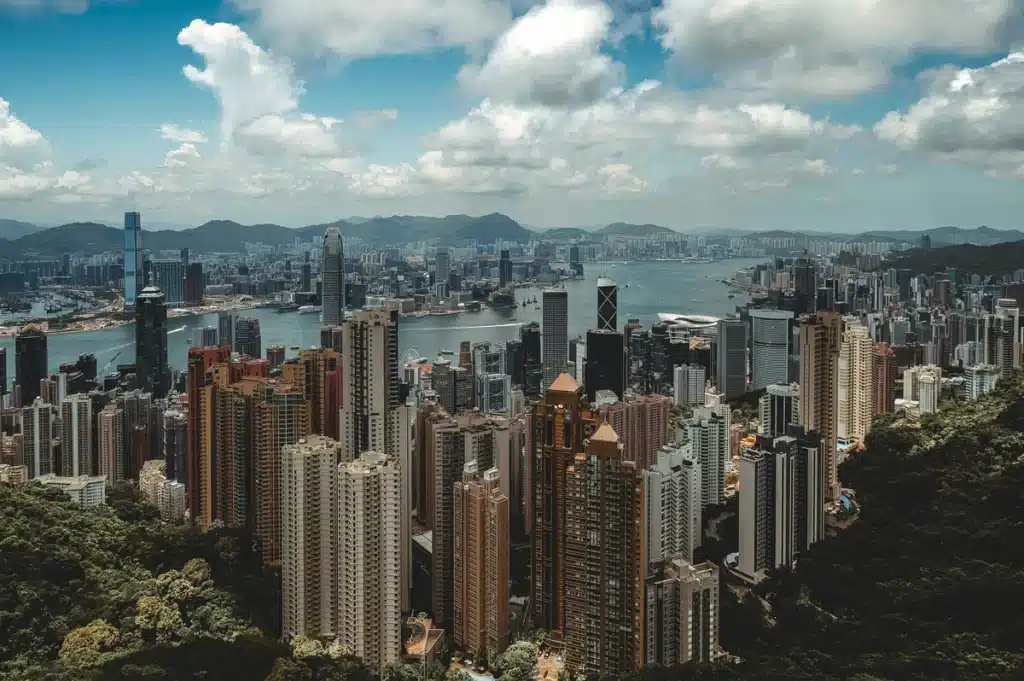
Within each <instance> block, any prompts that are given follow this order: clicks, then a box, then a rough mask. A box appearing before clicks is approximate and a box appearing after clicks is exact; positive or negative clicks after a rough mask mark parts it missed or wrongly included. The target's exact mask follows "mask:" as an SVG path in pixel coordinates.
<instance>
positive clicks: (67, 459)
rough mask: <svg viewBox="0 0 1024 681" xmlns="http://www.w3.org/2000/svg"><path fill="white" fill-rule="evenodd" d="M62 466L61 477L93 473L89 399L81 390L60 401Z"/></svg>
mask: <svg viewBox="0 0 1024 681" xmlns="http://www.w3.org/2000/svg"><path fill="white" fill-rule="evenodd" d="M60 425H61V428H60V446H61V467H60V474H61V475H63V476H64V477H72V478H77V477H78V476H80V475H91V473H92V400H90V399H89V396H88V395H86V394H84V393H78V394H77V395H69V396H68V397H66V398H65V399H64V402H63V404H61V419H60Z"/></svg>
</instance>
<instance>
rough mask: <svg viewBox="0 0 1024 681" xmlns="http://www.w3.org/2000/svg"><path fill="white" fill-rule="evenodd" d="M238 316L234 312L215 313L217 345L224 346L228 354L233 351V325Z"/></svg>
mask: <svg viewBox="0 0 1024 681" xmlns="http://www.w3.org/2000/svg"><path fill="white" fill-rule="evenodd" d="M237 320H238V315H236V314H235V313H234V312H218V313H217V345H226V346H227V347H228V351H229V352H233V351H234V349H235V324H236V322H237Z"/></svg>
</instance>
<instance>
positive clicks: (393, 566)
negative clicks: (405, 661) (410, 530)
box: [337, 452, 409, 673]
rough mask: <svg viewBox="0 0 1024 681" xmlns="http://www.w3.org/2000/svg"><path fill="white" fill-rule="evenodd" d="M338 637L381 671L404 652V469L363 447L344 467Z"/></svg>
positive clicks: (340, 486) (340, 487) (340, 490)
mask: <svg viewBox="0 0 1024 681" xmlns="http://www.w3.org/2000/svg"><path fill="white" fill-rule="evenodd" d="M338 475H339V483H338V494H339V496H340V504H339V509H340V512H339V523H338V536H339V538H340V539H339V544H340V549H339V561H338V570H339V575H338V603H339V606H338V612H339V616H338V630H337V640H338V642H339V643H341V644H343V645H347V646H349V647H350V648H351V649H352V652H353V653H354V654H355V655H356V656H358V657H359V658H361V659H362V660H363V663H364V664H366V666H367V667H368V668H369V669H370V670H372V671H373V672H375V673H380V671H381V670H383V669H384V667H386V666H387V665H389V664H391V663H393V662H397V661H398V660H399V658H400V656H401V654H402V594H401V592H402V589H403V588H404V586H403V584H402V576H401V560H402V559H401V556H402V548H401V545H402V542H403V540H404V541H408V538H407V537H405V538H403V537H402V520H401V518H402V514H404V513H408V512H409V509H407V508H403V507H402V491H401V488H402V472H401V469H400V467H399V465H398V462H397V460H395V459H394V458H391V457H388V456H386V455H384V454H383V453H378V452H363V453H362V454H360V455H359V457H358V458H357V459H355V460H354V461H348V462H345V463H342V464H341V465H340V466H339V468H338Z"/></svg>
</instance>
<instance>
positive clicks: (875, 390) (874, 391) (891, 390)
mask: <svg viewBox="0 0 1024 681" xmlns="http://www.w3.org/2000/svg"><path fill="white" fill-rule="evenodd" d="M896 373H897V366H896V355H895V354H894V353H893V351H892V348H890V347H889V344H888V343H875V345H874V346H873V347H872V349H871V397H872V415H873V416H877V415H878V414H888V413H889V412H891V411H892V410H893V407H894V406H895V404H896Z"/></svg>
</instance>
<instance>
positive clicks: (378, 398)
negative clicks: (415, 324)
mask: <svg viewBox="0 0 1024 681" xmlns="http://www.w3.org/2000/svg"><path fill="white" fill-rule="evenodd" d="M344 328H345V334H344V340H343V341H342V381H343V383H342V397H341V409H340V413H341V425H340V435H341V440H340V442H341V458H342V461H352V460H354V459H355V458H356V457H358V456H359V455H360V454H361V453H362V452H367V451H371V450H373V451H378V452H384V453H386V454H393V453H395V451H396V448H397V445H398V443H397V438H398V428H397V422H396V420H395V410H396V409H397V407H398V403H399V388H400V383H401V380H400V377H399V371H398V312H397V311H395V310H383V309H373V310H361V311H359V312H356V313H354V314H353V315H352V316H351V317H350V318H349V319H347V320H346V321H345V324H344Z"/></svg>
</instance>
